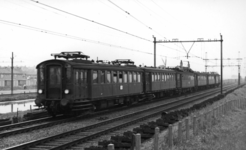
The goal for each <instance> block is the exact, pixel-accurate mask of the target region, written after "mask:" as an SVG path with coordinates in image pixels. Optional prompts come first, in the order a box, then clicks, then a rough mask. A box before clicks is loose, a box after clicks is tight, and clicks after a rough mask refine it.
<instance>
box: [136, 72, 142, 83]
mask: <svg viewBox="0 0 246 150" xmlns="http://www.w3.org/2000/svg"><path fill="white" fill-rule="evenodd" d="M137 80H138V83H140V82H141V73H139V72H137Z"/></svg>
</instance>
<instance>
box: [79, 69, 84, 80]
mask: <svg viewBox="0 0 246 150" xmlns="http://www.w3.org/2000/svg"><path fill="white" fill-rule="evenodd" d="M79 78H80V82H81V83H84V70H81V71H80V77H79Z"/></svg>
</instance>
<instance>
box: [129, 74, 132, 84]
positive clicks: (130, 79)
mask: <svg viewBox="0 0 246 150" xmlns="http://www.w3.org/2000/svg"><path fill="white" fill-rule="evenodd" d="M128 81H129V83H132V73H131V72H129V73H128Z"/></svg>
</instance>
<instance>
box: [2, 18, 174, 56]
mask: <svg viewBox="0 0 246 150" xmlns="http://www.w3.org/2000/svg"><path fill="white" fill-rule="evenodd" d="M0 23H2V24H6V25H11V26H15V27H19V28H24V29H28V30H32V31H37V32H41V33H47V34H51V35H55V36H60V37H65V38H70V39H74V40H79V41H84V42H89V43H93V44H99V45H104V46H109V47H115V48H120V49H125V50H130V51H135V52H139V53H144V54H149V55H153V53H150V52H144V51H140V50H137V49H132V48H128V47H123V46H119V45H113V44H109V43H106V42H101V41H95V40H91V39H86V38H81V37H77V36H73V35H69V34H64V33H59V32H55V31H50V30H46V29H41V28H37V27H33V26H29V25H24V24H20V23H15V22H10V21H6V20H0ZM158 56H163V55H158ZM164 57H166V56H164ZM169 58H172V57H169Z"/></svg>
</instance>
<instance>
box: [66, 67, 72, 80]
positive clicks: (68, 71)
mask: <svg viewBox="0 0 246 150" xmlns="http://www.w3.org/2000/svg"><path fill="white" fill-rule="evenodd" d="M65 70H66V79H67V80H68V81H69V80H70V79H71V73H72V72H71V66H70V65H66V66H65Z"/></svg>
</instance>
